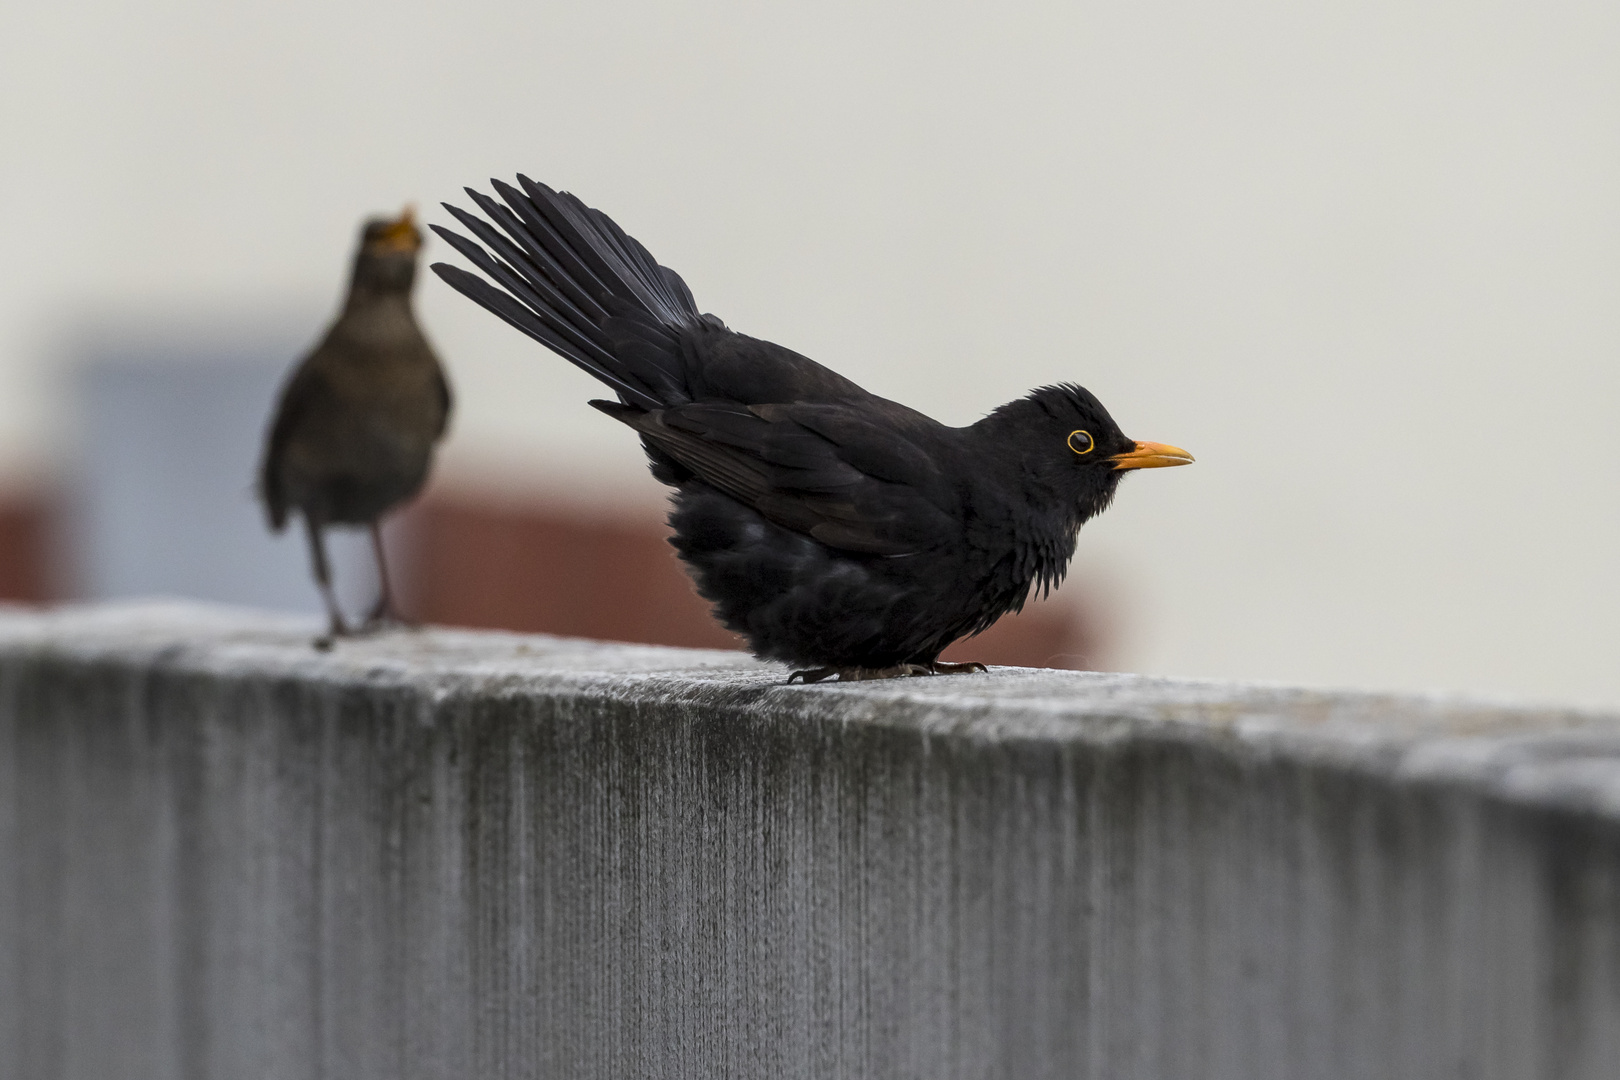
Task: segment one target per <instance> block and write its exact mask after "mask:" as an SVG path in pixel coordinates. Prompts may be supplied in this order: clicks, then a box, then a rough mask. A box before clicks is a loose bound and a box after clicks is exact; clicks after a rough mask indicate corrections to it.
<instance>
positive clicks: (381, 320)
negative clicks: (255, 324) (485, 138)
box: [259, 207, 450, 647]
mask: <svg viewBox="0 0 1620 1080" xmlns="http://www.w3.org/2000/svg"><path fill="white" fill-rule="evenodd" d="M421 248H422V234H421V232H420V231H418V229H417V228H416V223H415V221H414V220H413V219H412V213H411V209H410V207H406V208H405V212H404V213H402V214H401V215H400V216H399V217H398V218H397V219H395V220H392V221H390V220H387V219H383V218H377V219H373V220H371V221H368V222H366V224H365V227H364V228H363V229H362V230H361V233H360V250H359V251H358V252H356V254H355V257H354V275H353V277H352V279H351V281H350V283H349V294H348V297H347V298H346V299H345V300H344V302H343V310H342V311H341V312H339V313H338V317H337V319H336V321H334V322H333V323H332V326H331V328H330V329H328V330H327V332H326V336H325V337H323V338H322V339H321V342H320V344H318V345H316V346H315V348H314V350H313V351H312V352H310V354H309V355H308V356H306V357H304V359H303V361H302V362H300V363H299V365H298V366H297V368H295V369H294V370H293V373H292V376H291V377H290V378H289V379H288V380H287V383H286V385H285V386H284V387H283V388H282V391H281V400H280V403H279V404H278V405H277V406H276V413H275V417H274V419H273V420H272V421H271V423H270V431H269V435H268V437H267V439H266V441H265V448H264V460H263V463H262V464H261V465H260V468H259V494H260V497H261V498H263V499H264V505H265V510H266V512H267V513H268V514H269V518H270V527H271V529H273V530H274V531H276V532H280V531H281V530H282V528H284V527H285V526H286V524H287V515H288V514H289V513H290V512H291V511H293V510H297V511H298V512H299V513H300V514H302V515H303V518H304V527H305V530H306V531H307V533H308V535H309V550H310V558H311V561H312V562H313V564H314V570H315V581H316V583H317V584H319V586H320V589H321V596H322V598H323V599H324V600H325V602H326V610H327V614H328V615H329V616H330V617H331V633H332V635H333V636H337V635H343V634H347V633H349V632H350V630H349V627H348V625H347V624H346V623H345V622H344V619H343V612H342V610H341V609H340V608H339V607H338V603H337V599H336V597H335V596H333V594H332V573H331V568H330V565H329V564H328V561H327V558H326V544H325V541H324V538H323V535H322V530H324V529H325V528H326V526H328V525H365V526H366V527H367V528H369V529H370V531H371V542H372V547H373V549H374V550H375V551H376V555H377V570H378V575H379V577H380V578H381V589H380V592H379V595H378V597H377V604H376V606H375V607H374V608H373V609H372V611H371V614H370V616H369V617H368V618H367V619H366V622H365V627H366V628H371V627H375V626H378V625H380V624H382V623H384V622H385V621H388V620H390V619H392V618H394V617H395V613H394V601H393V590H392V589H391V588H390V586H389V581H388V568H387V565H386V563H385V562H384V557H383V546H382V536H381V534H380V533H379V531H378V521H379V520H380V519H381V518H382V516H383V515H384V514H386V513H387V512H388V511H389V510H391V509H393V508H394V507H395V506H398V505H399V504H400V503H402V502H404V501H405V500H406V499H409V498H410V497H411V496H413V495H415V494H416V493H417V492H418V491H420V490H421V488H422V484H423V482H424V481H425V480H426V479H427V474H428V469H429V467H430V466H431V465H432V462H433V446H434V444H435V443H437V442H438V441H439V438H440V437H441V436H443V434H444V430H445V425H446V424H447V423H448V421H449V418H450V385H449V383H448V382H446V380H445V377H444V370H443V368H442V367H440V365H439V359H438V357H437V356H435V355H434V353H433V348H432V346H430V345H429V344H428V341H427V338H426V337H424V336H423V334H422V329H421V327H419V326H418V325H417V324H416V317H415V315H414V314H412V312H411V286H412V284H413V283H414V282H415V280H416V256H417V253H418V252H419V251H420V250H421ZM316 644H317V645H321V646H323V647H325V646H327V645H330V639H329V638H323V639H320V640H319V641H317V643H316Z"/></svg>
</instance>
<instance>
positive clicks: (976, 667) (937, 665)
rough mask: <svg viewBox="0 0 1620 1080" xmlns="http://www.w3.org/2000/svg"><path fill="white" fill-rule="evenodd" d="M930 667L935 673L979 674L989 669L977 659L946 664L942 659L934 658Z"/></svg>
mask: <svg viewBox="0 0 1620 1080" xmlns="http://www.w3.org/2000/svg"><path fill="white" fill-rule="evenodd" d="M929 666H930V667H932V668H933V673H934V674H935V675H980V674H983V673H985V672H987V671H989V670H990V669H989V668H987V667H985V666H984V665H983V664H981V663H979V662H978V661H977V660H969V661H967V662H966V663H963V664H947V663H945V662H944V661H943V660H935V661H934V662H933V663H932V664H931V665H929Z"/></svg>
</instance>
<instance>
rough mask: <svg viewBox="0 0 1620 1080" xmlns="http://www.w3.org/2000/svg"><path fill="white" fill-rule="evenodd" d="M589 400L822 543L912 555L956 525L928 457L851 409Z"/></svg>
mask: <svg viewBox="0 0 1620 1080" xmlns="http://www.w3.org/2000/svg"><path fill="white" fill-rule="evenodd" d="M592 404H593V405H595V406H596V407H597V408H599V409H602V410H603V411H604V412H607V413H608V414H610V415H612V416H615V417H617V418H618V419H620V420H622V421H624V422H625V423H626V424H628V425H630V426H631V427H633V428H635V429H636V430H637V431H639V432H640V433H641V434H642V437H643V438H645V439H646V440H647V441H648V442H649V443H650V444H651V445H652V447H654V448H656V449H657V450H659V451H661V452H662V453H664V454H667V455H668V456H669V457H671V458H673V459H674V460H675V461H676V462H677V463H679V464H680V465H681V466H682V467H684V468H685V469H687V470H689V471H690V472H691V473H692V474H693V475H694V476H696V477H697V478H698V479H700V480H703V481H704V482H705V483H708V484H709V485H711V486H713V487H715V488H718V489H719V490H720V491H723V492H724V493H726V494H727V495H730V496H731V497H732V498H734V499H736V500H737V501H738V502H741V503H744V504H746V505H748V506H751V507H753V508H754V509H755V510H757V511H759V513H760V514H762V515H763V516H764V517H766V518H768V519H769V520H771V521H773V522H775V523H776V524H778V525H781V526H783V527H784V528H788V529H792V530H794V531H795V532H800V533H804V534H806V535H808V536H811V537H813V538H815V539H816V540H819V541H821V542H822V543H824V544H826V545H827V546H828V547H834V548H839V549H841V550H844V551H852V552H858V553H861V554H867V555H890V556H895V555H910V554H915V553H917V552H920V551H926V550H928V549H930V548H932V547H934V546H935V545H936V544H938V543H939V542H941V541H942V540H945V539H948V538H949V537H951V536H953V535H955V534H956V533H957V532H958V531H959V529H960V526H959V525H958V524H957V523H956V522H955V521H954V515H953V512H952V510H953V501H954V495H953V491H952V486H951V485H950V484H949V483H948V482H947V480H946V477H945V476H944V474H943V473H942V471H941V470H940V469H939V468H938V466H937V465H936V464H935V462H934V461H932V460H931V459H930V458H929V456H928V455H927V454H926V453H924V452H923V451H922V450H921V449H919V448H918V447H917V446H916V445H915V444H913V443H912V442H911V441H909V440H908V439H906V438H904V437H902V436H900V435H898V434H897V433H895V432H894V431H893V430H891V429H888V428H885V427H881V426H879V425H877V424H874V423H873V422H872V421H871V420H870V419H869V418H868V417H866V416H864V415H862V413H861V410H860V409H859V408H858V407H855V406H849V405H829V404H821V403H800V404H787V405H754V406H745V405H741V404H737V403H724V402H697V403H693V404H690V405H681V406H676V407H673V408H669V409H659V410H655V411H643V410H640V409H636V408H634V407H627V406H623V405H616V404H614V403H612V402H602V401H598V402H592Z"/></svg>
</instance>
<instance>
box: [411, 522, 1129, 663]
mask: <svg viewBox="0 0 1620 1080" xmlns="http://www.w3.org/2000/svg"><path fill="white" fill-rule="evenodd" d="M403 524H404V532H405V536H406V540H405V543H404V544H403V545H402V546H403V548H404V553H405V558H404V559H403V560H402V567H401V569H402V571H403V572H402V573H401V575H400V576H401V579H402V580H401V589H400V591H401V593H402V594H403V598H404V601H405V605H406V611H407V613H408V614H409V615H410V616H411V617H413V618H416V619H420V620H422V621H423V622H430V623H446V624H450V625H455V626H475V627H491V628H499V629H504V630H519V631H531V632H540V633H547V634H560V635H565V636H572V637H588V638H598V639H602V640H607V641H641V642H648V643H652V644H658V645H684V646H690V647H695V648H721V649H734V648H741V647H742V642H741V641H740V640H739V639H738V638H737V637H735V636H734V635H732V634H731V633H729V632H728V631H726V630H725V629H724V628H722V627H721V626H720V624H719V623H717V622H716V621H715V620H714V618H713V616H711V615H710V614H709V605H708V603H707V601H705V600H704V599H703V598H702V597H700V596H698V595H697V593H696V592H695V591H694V590H693V588H692V584H691V581H690V579H689V578H688V577H687V576H686V572H685V571H684V570H683V569H682V567H681V564H680V562H679V561H678V560H677V559H676V557H675V551H674V549H673V548H671V547H670V546H669V544H668V543H667V542H666V539H665V537H666V536H667V535H668V529H667V527H666V526H665V525H664V524H663V523H662V522H660V521H657V520H648V521H636V520H628V519H626V520H612V519H593V518H588V517H583V516H580V515H579V514H578V513H577V512H570V511H568V510H566V509H554V508H547V507H545V506H529V507H513V506H510V505H506V504H501V503H496V502H481V501H479V500H477V499H476V498H467V497H465V496H461V497H458V496H455V495H452V494H443V493H441V494H436V495H432V496H430V497H428V498H425V499H423V500H422V501H421V502H419V503H418V504H416V505H415V506H413V507H412V508H411V509H410V510H409V511H408V512H407V513H406V515H405V518H404V522H403ZM1077 587H1078V586H1077V585H1076V584H1071V585H1070V586H1069V587H1068V594H1067V595H1066V596H1065V597H1064V598H1063V599H1062V600H1052V601H1047V602H1036V603H1032V604H1030V605H1029V606H1028V607H1026V608H1025V609H1024V611H1023V613H1021V614H1019V615H1015V616H1009V617H1007V618H1004V619H1002V620H1001V621H999V622H998V623H996V625H995V626H993V627H991V628H990V629H989V630H987V631H985V632H984V633H983V634H981V635H979V636H978V637H977V638H972V639H969V640H967V641H961V642H957V643H956V644H955V645H953V646H952V647H951V648H950V649H948V650H946V652H945V657H944V658H945V659H948V660H958V661H960V660H979V661H983V662H985V663H990V664H1018V665H1024V666H1029V667H1071V668H1083V667H1103V666H1106V664H1105V663H1104V661H1105V659H1106V656H1107V645H1108V644H1109V642H1108V640H1107V636H1106V634H1105V633H1103V626H1104V620H1102V619H1100V618H1098V617H1097V613H1096V612H1095V611H1094V610H1093V608H1092V607H1090V606H1088V605H1087V604H1085V603H1084V602H1083V601H1084V593H1083V592H1082V593H1081V596H1082V602H1081V603H1078V604H1077V603H1075V602H1074V601H1073V598H1072V597H1073V592H1074V591H1075V590H1076V589H1077Z"/></svg>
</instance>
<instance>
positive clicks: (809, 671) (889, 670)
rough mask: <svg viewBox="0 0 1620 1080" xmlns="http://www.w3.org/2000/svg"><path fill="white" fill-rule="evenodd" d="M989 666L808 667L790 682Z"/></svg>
mask: <svg viewBox="0 0 1620 1080" xmlns="http://www.w3.org/2000/svg"><path fill="white" fill-rule="evenodd" d="M988 670H990V669H989V668H987V667H985V666H984V665H983V664H980V663H966V664H946V663H941V662H940V661H938V660H935V661H934V662H933V663H929V664H896V665H894V666H893V667H882V668H868V667H820V668H806V669H804V670H803V671H795V672H793V673H792V674H791V675H789V676H788V682H790V683H791V682H793V681H794V680H795V679H797V680H799V681H801V682H804V683H815V682H821V681H823V680H825V679H830V678H832V677H833V676H835V675H836V676H837V677H838V681H839V682H866V681H867V680H869V679H904V678H912V677H916V676H921V675H966V674H969V673H972V672H980V671H988Z"/></svg>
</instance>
